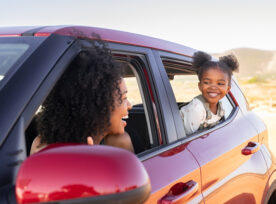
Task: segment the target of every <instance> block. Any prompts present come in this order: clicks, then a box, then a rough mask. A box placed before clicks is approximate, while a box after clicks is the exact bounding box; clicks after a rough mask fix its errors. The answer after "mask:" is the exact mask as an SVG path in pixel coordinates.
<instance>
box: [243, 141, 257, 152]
mask: <svg viewBox="0 0 276 204" xmlns="http://www.w3.org/2000/svg"><path fill="white" fill-rule="evenodd" d="M259 149H260V144H259V143H258V142H248V144H247V145H246V147H245V148H243V149H242V154H243V155H250V154H254V153H255V152H257V151H258V150H259Z"/></svg>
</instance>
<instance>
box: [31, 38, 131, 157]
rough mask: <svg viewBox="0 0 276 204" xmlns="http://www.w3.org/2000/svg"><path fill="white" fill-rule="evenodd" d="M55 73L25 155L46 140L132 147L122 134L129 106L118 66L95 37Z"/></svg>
mask: <svg viewBox="0 0 276 204" xmlns="http://www.w3.org/2000/svg"><path fill="white" fill-rule="evenodd" d="M90 43H91V45H90V46H89V47H86V48H84V49H83V51H82V52H80V53H79V55H78V56H77V57H76V58H75V59H74V61H73V62H72V63H71V64H70V66H69V67H68V68H67V70H66V71H65V73H64V74H63V75H62V76H61V78H60V80H59V81H58V82H57V84H56V85H55V87H54V88H53V90H52V91H51V93H50V94H49V96H48V97H47V99H46V100H45V102H44V103H43V105H42V109H41V111H40V112H39V114H38V119H37V122H38V132H39V136H37V137H36V138H35V140H34V141H33V144H32V148H31V154H32V153H35V152H37V151H39V150H41V149H42V148H44V147H46V146H47V145H49V144H52V143H67V142H69V143H88V144H100V143H104V144H107V145H112V146H118V147H123V148H125V149H128V150H130V151H133V146H132V143H131V139H130V137H129V135H128V134H127V133H125V132H124V128H125V126H126V122H125V121H123V118H126V117H127V116H128V110H129V109H131V104H130V103H129V101H128V100H127V87H126V85H125V82H124V79H123V78H122V76H123V75H122V69H121V67H120V66H119V65H118V64H116V63H115V62H114V61H113V59H112V55H111V53H110V51H109V50H108V49H107V48H106V47H105V45H104V44H103V43H102V42H101V41H99V40H95V41H91V42H90Z"/></svg>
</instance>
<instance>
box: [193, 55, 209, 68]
mask: <svg viewBox="0 0 276 204" xmlns="http://www.w3.org/2000/svg"><path fill="white" fill-rule="evenodd" d="M211 59H212V57H211V56H210V55H208V54H207V53H205V52H202V51H198V52H195V53H194V55H193V67H194V68H197V69H198V68H200V67H201V66H202V65H204V64H205V63H206V62H208V61H211Z"/></svg>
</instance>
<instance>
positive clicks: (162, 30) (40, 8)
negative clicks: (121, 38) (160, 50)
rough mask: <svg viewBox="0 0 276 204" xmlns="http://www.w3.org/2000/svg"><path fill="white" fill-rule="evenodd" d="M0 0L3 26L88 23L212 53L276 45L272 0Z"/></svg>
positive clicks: (275, 4)
mask: <svg viewBox="0 0 276 204" xmlns="http://www.w3.org/2000/svg"><path fill="white" fill-rule="evenodd" d="M0 5H1V7H2V8H7V9H3V11H1V14H0V27H9V26H34V25H41V26H43V25H84V26H94V27H102V28H109V29H115V30H121V31H126V32H132V33H137V34H142V35H147V36H151V37H155V38H160V39H163V40H168V41H171V42H175V43H179V44H182V45H185V46H188V47H192V48H195V49H198V50H202V51H205V52H209V53H221V52H225V51H228V50H231V49H237V48H250V49H260V50H265V51H276V42H275V40H274V38H275V37H274V36H276V28H275V26H274V19H276V13H275V12H274V11H275V10H276V2H274V1H273V0H263V1H261V0H244V1H242V2H240V1H238V0H225V1H223V2H221V1H219V0H205V1H204V0H195V1H193V2H190V1H188V0H171V1H169V0H150V1H146V0H140V1H132V2H131V3H129V1H128V0H117V1H112V0H102V1H100V2H99V1H96V0H79V1H76V0H59V1H54V0H48V1H46V2H45V1H40V0H38V1H32V0H12V1H4V2H0ZM11 13H12V14H11ZM95 19H96V20H95Z"/></svg>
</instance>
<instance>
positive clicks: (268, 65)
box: [213, 48, 276, 76]
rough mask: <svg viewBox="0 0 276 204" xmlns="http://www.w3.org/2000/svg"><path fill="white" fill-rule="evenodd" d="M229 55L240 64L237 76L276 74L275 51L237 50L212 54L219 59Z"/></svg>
mask: <svg viewBox="0 0 276 204" xmlns="http://www.w3.org/2000/svg"><path fill="white" fill-rule="evenodd" d="M229 53H233V54H234V55H235V56H236V57H237V59H238V61H239V63H240V68H239V73H237V76H255V75H260V74H261V75H263V74H265V75H267V74H271V73H273V74H275V73H276V51H266V50H258V49H251V48H237V49H232V50H228V51H226V52H224V53H214V54H213V56H215V57H219V56H223V55H227V54H229Z"/></svg>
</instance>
